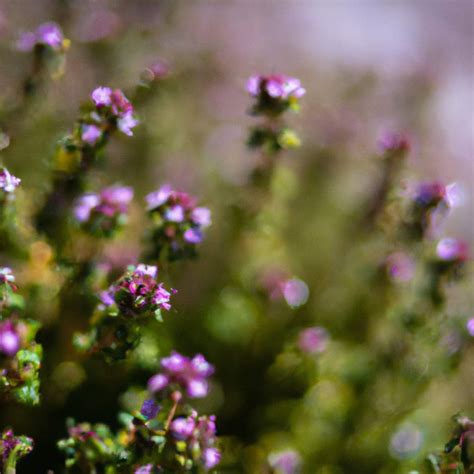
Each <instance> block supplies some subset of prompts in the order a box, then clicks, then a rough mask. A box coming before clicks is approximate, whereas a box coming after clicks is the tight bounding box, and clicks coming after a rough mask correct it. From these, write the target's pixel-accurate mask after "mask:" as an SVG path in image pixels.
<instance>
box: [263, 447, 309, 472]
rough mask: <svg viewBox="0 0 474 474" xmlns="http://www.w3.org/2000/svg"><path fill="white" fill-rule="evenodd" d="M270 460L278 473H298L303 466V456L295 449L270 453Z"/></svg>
mask: <svg viewBox="0 0 474 474" xmlns="http://www.w3.org/2000/svg"><path fill="white" fill-rule="evenodd" d="M268 462H269V464H270V466H271V467H272V468H273V469H274V470H275V472H276V473H277V474H297V473H298V472H300V468H301V456H300V455H299V454H298V452H296V451H295V450H293V449H287V450H285V451H280V452H277V453H270V455H269V456H268Z"/></svg>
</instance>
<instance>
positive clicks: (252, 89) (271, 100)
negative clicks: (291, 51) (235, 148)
mask: <svg viewBox="0 0 474 474" xmlns="http://www.w3.org/2000/svg"><path fill="white" fill-rule="evenodd" d="M247 92H248V93H249V94H250V96H251V97H253V98H254V99H255V103H254V104H253V105H252V108H251V110H250V113H251V114H252V115H259V116H263V117H264V120H263V122H262V123H261V124H260V125H257V126H255V127H253V128H251V130H250V134H249V137H248V139H247V145H248V146H249V147H250V148H256V149H262V150H263V151H264V153H266V154H267V155H270V156H272V155H274V154H276V153H277V152H278V151H280V150H284V149H291V148H298V147H299V146H300V143H301V142H300V139H299V138H298V135H297V134H296V133H295V132H294V131H293V130H291V129H290V128H288V127H287V126H285V125H284V123H283V122H282V121H281V119H280V116H281V115H282V114H283V113H284V112H285V111H287V110H292V111H294V112H296V111H298V110H299V99H301V97H303V96H304V95H305V93H306V90H305V89H304V88H303V87H301V83H300V81H299V79H296V78H294V77H289V76H285V75H283V74H274V75H269V76H251V77H250V78H249V79H248V81H247Z"/></svg>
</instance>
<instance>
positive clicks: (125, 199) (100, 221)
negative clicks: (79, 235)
mask: <svg viewBox="0 0 474 474" xmlns="http://www.w3.org/2000/svg"><path fill="white" fill-rule="evenodd" d="M132 199H133V189H132V188H130V187H127V186H110V187H108V188H104V189H103V190H102V191H100V193H99V194H98V195H97V194H85V195H84V196H82V197H80V198H79V199H78V201H77V203H76V206H75V207H74V216H75V217H76V219H77V221H78V222H80V223H82V224H88V225H91V226H92V227H93V229H96V228H98V229H100V230H101V231H102V232H104V233H108V232H111V231H113V230H115V228H117V227H118V226H119V225H121V224H122V223H123V222H122V221H119V219H120V218H121V217H124V216H126V214H127V212H128V206H129V204H130V201H131V200H132Z"/></svg>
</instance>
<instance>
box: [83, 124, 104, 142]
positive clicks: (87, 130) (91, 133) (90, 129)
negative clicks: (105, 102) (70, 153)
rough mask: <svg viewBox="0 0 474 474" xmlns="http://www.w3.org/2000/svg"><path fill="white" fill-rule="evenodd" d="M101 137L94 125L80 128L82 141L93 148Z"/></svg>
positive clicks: (100, 131)
mask: <svg viewBox="0 0 474 474" xmlns="http://www.w3.org/2000/svg"><path fill="white" fill-rule="evenodd" d="M101 136H102V130H101V129H100V128H99V127H97V126H96V125H84V126H83V127H82V136H81V138H82V141H83V142H86V143H88V144H89V145H91V146H94V145H95V144H96V143H97V141H98V140H99V138H100V137H101Z"/></svg>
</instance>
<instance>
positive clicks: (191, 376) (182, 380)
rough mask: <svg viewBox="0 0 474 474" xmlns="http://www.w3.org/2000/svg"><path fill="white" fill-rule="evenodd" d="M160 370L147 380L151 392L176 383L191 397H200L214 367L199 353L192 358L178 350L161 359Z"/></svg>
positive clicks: (206, 389) (204, 391)
mask: <svg viewBox="0 0 474 474" xmlns="http://www.w3.org/2000/svg"><path fill="white" fill-rule="evenodd" d="M161 368H162V371H161V372H160V373H158V374H156V375H154V376H153V377H151V379H150V380H149V381H148V389H149V390H150V392H152V393H156V392H160V391H162V390H164V389H166V388H168V387H170V386H173V385H177V386H178V387H179V388H180V389H181V390H184V391H185V392H186V393H187V395H188V396H189V397H191V398H202V397H205V396H206V395H207V393H208V389H209V386H208V382H207V379H208V378H209V377H210V376H211V375H212V374H213V373H214V367H213V366H212V365H211V364H209V362H207V361H206V359H205V358H204V356H202V355H201V354H197V355H195V356H194V357H193V358H192V359H189V358H188V357H185V356H183V355H181V354H179V353H178V352H172V353H171V355H170V356H169V357H165V358H163V359H161Z"/></svg>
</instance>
